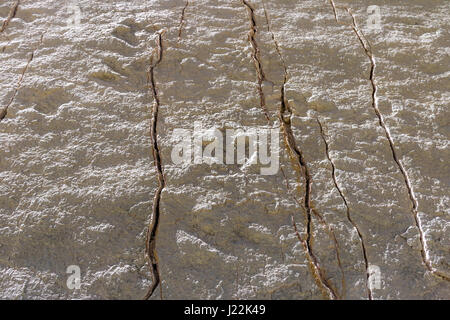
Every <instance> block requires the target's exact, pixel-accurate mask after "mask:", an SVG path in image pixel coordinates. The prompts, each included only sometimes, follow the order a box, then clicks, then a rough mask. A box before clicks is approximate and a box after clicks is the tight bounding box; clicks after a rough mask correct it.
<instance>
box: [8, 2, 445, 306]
mask: <svg viewBox="0 0 450 320" xmlns="http://www.w3.org/2000/svg"><path fill="white" fill-rule="evenodd" d="M14 2H15V1H13V0H9V1H6V0H2V1H1V3H0V23H3V21H6V19H7V17H8V14H9V12H10V8H11V7H13V5H14ZM332 3H333V2H330V1H325V0H320V1H317V0H302V1H297V0H295V1H294V0H264V1H263V0H247V1H246V2H243V1H241V0H227V1H219V0H189V1H184V0H152V1H138V0H133V1H125V0H107V1H104V0H102V1H100V0H79V1H73V2H64V1H57V0H28V1H27V0H22V1H20V4H19V7H18V9H17V12H16V15H15V16H14V17H13V18H12V19H11V20H10V21H9V23H8V24H7V25H6V27H5V28H4V30H3V31H2V32H1V33H0V71H1V72H0V112H1V111H2V110H4V108H6V107H7V114H6V116H5V117H4V119H3V120H1V121H0V181H1V182H0V298H2V299H141V298H142V297H143V296H144V295H145V293H146V292H147V290H148V288H149V287H150V285H151V283H152V275H151V268H150V266H149V264H148V262H147V258H146V249H145V248H146V232H147V227H148V224H149V223H150V222H151V221H150V220H151V218H152V206H153V204H154V194H155V191H156V190H157V188H158V180H157V170H156V168H155V166H154V162H153V156H152V143H151V136H150V132H151V119H152V110H153V109H152V108H153V106H154V103H155V101H154V97H153V95H152V93H151V88H150V86H149V83H148V81H147V70H148V68H149V66H150V65H151V63H152V62H151V60H150V57H151V56H152V54H153V56H155V49H157V42H155V40H156V39H157V37H158V33H162V36H161V38H162V50H163V55H162V60H161V62H160V63H159V64H158V65H157V66H156V67H155V68H154V81H155V86H156V89H157V93H158V96H159V100H160V103H159V111H158V122H157V140H158V144H159V149H160V154H161V162H162V169H163V172H164V177H165V187H164V189H163V191H162V194H161V200H160V221H159V228H158V233H157V238H156V251H157V254H158V265H159V273H160V276H161V286H160V288H158V289H157V290H156V291H155V293H154V294H153V295H152V297H151V299H159V298H160V293H161V292H162V296H163V298H165V299H192V298H193V299H250V298H257V299H322V298H329V297H328V296H326V289H324V288H323V286H322V285H321V281H322V282H323V281H326V282H327V283H329V284H330V286H331V287H332V288H333V290H334V291H335V292H336V293H337V295H338V298H345V299H367V298H368V291H367V287H368V281H367V277H366V271H367V270H366V269H367V265H366V263H365V260H364V256H363V252H362V249H361V237H359V236H358V233H357V230H356V228H355V226H357V228H358V229H359V230H360V233H361V235H362V238H363V239H364V244H365V248H366V253H367V262H368V264H369V265H370V266H372V267H373V266H375V267H377V268H379V271H380V277H379V280H380V283H379V286H378V285H375V286H373V285H372V286H371V292H372V295H373V298H374V299H407V298H413V299H450V282H449V281H448V279H447V280H445V279H443V277H439V276H437V275H436V273H441V274H443V275H444V277H445V275H447V276H448V275H449V274H450V216H449V214H450V210H449V201H450V176H449V159H450V151H449V150H450V149H449V135H450V122H449V119H450V111H449V98H450V80H449V75H450V71H449V65H450V58H449V53H450V52H449V47H450V36H449V31H448V30H449V29H450V26H449V24H450V23H449V22H450V21H449V16H448V14H449V12H450V2H448V1H446V0H409V1H398V0H396V1H392V0H377V1H368V0H359V1H356V0H355V1H344V0H335V1H334V4H335V7H336V13H337V18H338V21H336V18H335V15H334V12H333V6H332ZM370 5H377V6H379V8H380V13H381V29H377V30H373V29H370V28H369V26H368V25H367V20H368V19H369V18H370V17H369V15H370V14H371V13H370V12H368V11H367V9H368V7H369V6H370ZM74 7H75V8H79V9H80V13H81V20H80V24H79V25H76V24H68V22H67V21H68V19H70V18H71V17H72V18H73V17H74V14H75V13H74V12H75V11H73V10H72V11H71V10H69V9H70V8H72V9H73V8H74ZM249 7H251V8H252V10H250V9H249ZM342 7H347V8H350V9H351V10H352V11H351V12H352V13H353V15H354V17H355V19H356V22H357V25H358V31H359V32H360V33H359V34H361V32H363V33H364V34H365V36H366V37H367V40H368V41H369V42H370V45H371V50H372V55H373V57H374V59H375V62H376V68H375V72H374V74H373V77H372V79H373V81H372V82H371V81H370V76H371V75H370V69H371V61H370V59H369V57H368V56H367V55H366V53H365V51H364V48H363V46H362V44H361V42H360V41H359V39H358V36H357V33H355V32H354V30H353V29H352V19H351V16H350V15H349V13H348V12H347V11H346V10H345V9H344V8H342ZM252 17H253V19H252ZM75 20H76V19H73V21H75ZM252 20H253V21H252ZM251 31H253V32H252V33H250V37H249V32H251ZM254 31H256V32H254ZM254 44H256V45H257V50H258V55H257V56H258V59H259V62H260V65H261V68H262V70H263V72H264V75H265V78H264V79H262V80H264V81H261V91H260V90H259V83H258V72H257V69H256V67H255V66H256V64H255V61H254V59H253V58H254V57H255V47H254ZM32 53H33V56H32V59H30V54H32ZM27 61H30V62H29V64H27ZM284 66H285V67H286V74H287V78H286V79H285V78H284V75H285V72H284ZM22 73H23V77H22V79H21V75H22ZM372 83H375V84H376V88H377V92H376V105H377V107H378V109H379V111H380V113H381V114H382V116H383V125H384V126H385V128H387V131H388V133H389V135H390V138H391V139H392V141H393V143H394V151H395V155H396V157H398V160H399V163H400V164H401V166H402V167H403V168H404V171H405V172H406V174H407V175H406V177H407V181H405V175H404V174H402V172H401V171H400V169H399V165H398V164H397V163H396V162H395V161H394V155H393V148H392V147H391V146H390V144H389V140H388V138H387V137H386V130H385V129H384V128H383V126H382V125H380V122H379V119H378V117H377V115H376V113H375V110H374V108H373V96H372V93H373V87H372ZM283 87H284V90H282V88H283ZM282 91H284V96H285V99H284V100H285V101H286V103H287V105H288V106H289V107H290V109H291V110H292V116H291V119H290V121H291V123H290V124H291V128H292V133H293V137H294V138H295V142H296V145H297V147H298V148H299V149H300V150H301V152H302V154H303V157H304V161H305V162H306V164H307V166H308V169H309V174H310V178H311V192H310V198H311V199H310V203H311V205H312V206H313V207H314V208H315V212H317V213H318V215H315V214H312V217H311V219H312V220H311V234H310V236H311V241H310V244H311V248H312V250H313V253H314V255H315V257H316V258H317V260H318V263H319V264H320V268H321V269H322V272H323V274H322V276H323V277H319V279H317V276H316V277H314V276H313V274H314V265H313V266H311V263H310V262H309V261H308V258H307V255H306V254H305V248H304V246H303V245H302V242H301V241H300V240H299V238H298V237H297V234H296V232H295V229H294V226H293V223H292V219H294V221H295V223H296V227H297V229H298V235H299V236H300V237H301V239H303V240H304V239H305V238H306V236H307V234H306V227H307V225H308V222H307V219H306V216H305V213H307V210H305V208H304V197H305V190H306V182H305V179H304V176H303V175H302V174H301V172H299V170H298V162H297V163H296V159H293V158H292V157H290V156H289V146H288V145H287V144H286V143H285V136H284V132H283V130H281V131H280V148H281V151H280V170H278V172H277V173H276V174H274V175H261V174H260V168H261V165H258V164H255V165H251V166H246V165H240V164H234V165H233V164H223V165H221V164H212V165H210V164H205V163H203V164H191V165H176V164H174V162H173V161H172V160H171V152H172V148H173V145H174V141H173V135H172V133H173V131H174V130H175V129H177V128H182V129H189V130H193V128H194V121H201V122H202V125H203V127H204V128H212V127H215V128H217V129H219V130H220V131H221V132H225V130H226V129H227V128H233V129H238V128H241V129H244V130H247V129H251V128H259V127H264V126H268V125H269V123H270V125H271V126H273V127H277V126H278V127H279V126H280V118H279V110H280V107H281V95H282ZM261 92H262V93H263V94H264V96H265V102H266V103H265V106H266V109H267V114H268V116H269V121H268V120H267V119H266V117H265V115H264V110H263V109H262V108H261V106H260V93H261ZM318 121H320V123H321V125H322V127H323V131H322V132H321V130H320V127H319V123H318ZM282 127H283V126H282ZM325 142H326V143H325ZM327 150H328V157H327ZM294 158H295V157H294ZM333 166H334V169H333ZM299 174H300V175H299ZM333 174H334V178H335V179H334V180H333ZM334 181H336V185H337V186H338V188H339V189H338V188H337V187H336V185H335V183H334ZM408 184H409V188H408ZM411 192H413V196H414V199H415V201H416V202H417V204H418V207H417V215H416V218H417V219H415V211H414V208H413V204H414V201H413V200H414V199H411V197H410V194H411ZM344 199H345V202H346V203H347V207H348V212H349V214H350V216H351V218H352V219H351V220H352V221H350V220H349V219H348V215H347V207H346V203H345V202H344ZM352 222H353V223H352ZM330 230H332V231H333V233H330V232H329V231H330ZM332 234H334V235H335V238H336V241H334V240H333V236H332ZM421 234H422V239H421ZM336 248H337V249H338V252H339V260H340V266H339V263H338V259H337V255H336ZM424 249H425V250H424ZM422 253H423V254H424V256H425V257H426V259H427V260H428V261H429V262H430V263H431V270H433V271H434V272H431V271H430V270H429V269H430V268H428V267H427V266H426V265H425V264H424V259H423V256H422ZM70 265H77V266H79V267H80V270H81V288H79V289H74V290H71V289H69V288H68V287H67V285H66V281H67V278H68V277H69V274H67V273H66V269H67V267H68V266H70ZM320 278H322V279H320ZM343 279H344V281H343ZM371 279H373V278H371ZM160 289H161V291H160ZM324 292H325V295H324Z"/></svg>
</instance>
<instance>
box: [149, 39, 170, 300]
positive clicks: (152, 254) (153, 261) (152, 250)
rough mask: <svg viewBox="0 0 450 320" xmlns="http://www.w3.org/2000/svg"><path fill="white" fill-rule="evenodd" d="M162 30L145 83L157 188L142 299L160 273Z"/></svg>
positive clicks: (158, 281)
mask: <svg viewBox="0 0 450 320" xmlns="http://www.w3.org/2000/svg"><path fill="white" fill-rule="evenodd" d="M163 33H164V32H159V33H158V36H157V39H156V45H157V47H156V49H155V51H154V52H152V55H151V56H150V67H149V69H148V72H147V83H148V85H149V87H150V90H151V92H152V96H153V109H152V123H151V131H150V137H151V143H152V154H153V159H154V165H155V168H156V171H157V175H158V184H159V185H158V188H157V190H156V192H155V196H154V198H153V208H152V209H153V210H152V216H151V221H150V224H149V226H148V229H147V239H146V252H147V257H148V262H149V264H150V267H151V269H152V277H153V282H152V285H151V286H150V288H149V290H148V292H147V294H146V295H145V297H144V299H145V300H147V299H149V298H150V297H151V296H152V295H153V292H154V291H155V289H156V287H157V286H158V285H159V284H160V279H161V277H160V274H159V267H158V255H157V252H156V236H157V233H158V225H159V218H160V201H161V193H162V191H163V189H164V187H165V183H166V181H165V178H164V174H163V169H162V164H161V153H160V150H159V145H158V132H157V125H158V111H159V106H160V101H159V96H158V91H157V90H156V82H155V74H154V70H155V68H156V66H158V65H159V63H160V62H161V60H162V57H163V46H162V35H163ZM155 56H156V61H154V58H155ZM160 293H161V299H162V287H161V286H160Z"/></svg>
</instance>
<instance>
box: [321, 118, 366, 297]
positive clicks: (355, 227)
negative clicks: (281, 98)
mask: <svg viewBox="0 0 450 320" xmlns="http://www.w3.org/2000/svg"><path fill="white" fill-rule="evenodd" d="M317 123H318V124H319V128H320V135H321V136H322V140H323V142H324V144H325V153H326V155H327V158H328V162H329V163H330V164H331V177H332V179H333V183H334V186H335V188H336V190H337V191H338V193H339V195H340V197H341V198H342V201H343V202H344V205H345V208H346V214H347V220H348V221H349V222H350V223H351V225H352V226H353V228H354V229H355V231H356V233H357V234H358V237H359V241H360V243H361V249H362V253H363V258H364V264H365V267H366V289H367V295H368V297H369V300H372V298H373V294H372V290H371V289H370V286H369V275H370V274H369V260H368V258H367V251H366V245H365V243H364V238H363V235H362V233H361V231H360V229H359V227H358V225H357V224H356V223H355V222H354V221H353V219H352V216H351V214H350V207H349V206H348V202H347V199H346V198H345V196H344V193H343V192H342V190H341V188H340V187H339V184H338V183H337V179H336V166H335V164H334V161H333V159H331V156H330V146H329V144H328V142H327V139H326V137H325V132H324V130H323V125H322V123H321V122H320V120H319V118H317Z"/></svg>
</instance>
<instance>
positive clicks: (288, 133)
mask: <svg viewBox="0 0 450 320" xmlns="http://www.w3.org/2000/svg"><path fill="white" fill-rule="evenodd" d="M262 3H263V9H264V15H265V18H266V21H267V31H268V32H270V33H271V36H272V40H273V42H274V44H275V48H276V51H277V53H278V55H279V57H280V60H281V62H282V66H283V70H284V79H283V84H282V86H281V97H280V108H279V114H278V116H279V119H280V124H281V127H282V129H283V134H284V137H285V144H286V148H287V149H288V151H289V155H290V157H291V160H292V162H293V163H295V165H296V168H297V169H298V170H297V172H298V174H299V177H302V176H304V177H305V193H304V203H303V204H301V203H299V205H300V206H301V207H302V208H303V210H304V212H305V215H306V232H305V233H306V239H303V238H302V237H301V236H300V233H299V232H298V229H297V226H296V223H295V219H294V216H292V217H291V218H292V224H293V227H294V230H295V233H296V235H297V237H298V239H299V241H300V242H301V243H302V245H303V247H304V249H305V253H306V256H307V259H308V261H309V264H310V267H311V272H312V274H313V277H314V279H315V281H316V283H317V285H318V286H319V288H321V290H322V292H323V293H324V295H325V296H326V297H328V298H330V299H333V300H335V299H338V298H339V296H338V294H337V293H336V290H335V289H334V288H333V286H332V285H331V283H330V282H329V281H328V279H327V277H326V274H325V271H323V269H322V268H321V266H320V264H319V261H318V259H317V257H316V255H315V254H314V251H313V249H312V245H311V228H312V215H311V214H314V215H315V216H316V217H318V219H319V221H320V222H321V223H322V224H324V225H325V226H326V228H327V229H328V232H329V235H330V238H331V239H332V240H333V242H334V245H335V249H336V257H337V261H338V266H339V268H340V270H341V273H342V284H343V292H344V291H345V278H344V272H343V268H342V265H341V260H340V255H339V248H338V242H337V240H336V236H335V234H334V231H333V229H332V228H331V227H330V226H329V225H328V224H327V223H326V221H325V219H323V216H322V215H321V214H319V213H318V212H317V211H316V210H315V209H314V208H312V205H311V185H312V179H311V176H310V173H309V168H308V165H307V163H306V161H305V159H304V157H303V153H302V151H301V150H300V148H299V147H297V144H296V141H295V137H294V134H293V132H292V127H291V117H292V110H291V108H290V106H289V104H288V102H287V100H286V96H285V86H286V83H287V80H288V72H287V66H286V62H285V60H284V58H283V55H282V54H281V50H280V47H279V45H278V42H277V40H276V39H275V34H274V33H273V32H272V30H271V27H270V22H269V15H268V12H267V10H266V6H265V3H264V1H262ZM283 174H284V172H283ZM285 178H286V176H285ZM286 183H287V182H286ZM287 185H288V184H287ZM294 200H296V199H295V197H294ZM297 203H298V202H297Z"/></svg>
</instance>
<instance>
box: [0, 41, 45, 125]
mask: <svg viewBox="0 0 450 320" xmlns="http://www.w3.org/2000/svg"><path fill="white" fill-rule="evenodd" d="M43 38H44V34H42V35H41V39H40V40H39V44H38V46H37V47H36V49H34V50H33V51H32V52H31V53H30V55H29V57H28V60H27V64H26V65H25V67H24V68H23V70H22V73H21V74H20V77H19V80H18V81H17V85H16V87H15V88H14V92H13V95H12V97H11V99H9V102H8V103H7V104H6V106H5V107H4V108H3V109H2V110H0V121H2V120H3V119H5V117H6V115H7V114H8V108H9V107H10V106H11V105H12V103H13V102H14V99H15V98H16V95H17V92H19V90H20V88H21V87H22V81H23V78H24V77H25V73H26V72H27V70H28V67H29V66H30V63H31V61H33V58H34V55H35V53H36V50H37V49H38V47H39V45H40V44H41V43H42V40H43Z"/></svg>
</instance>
